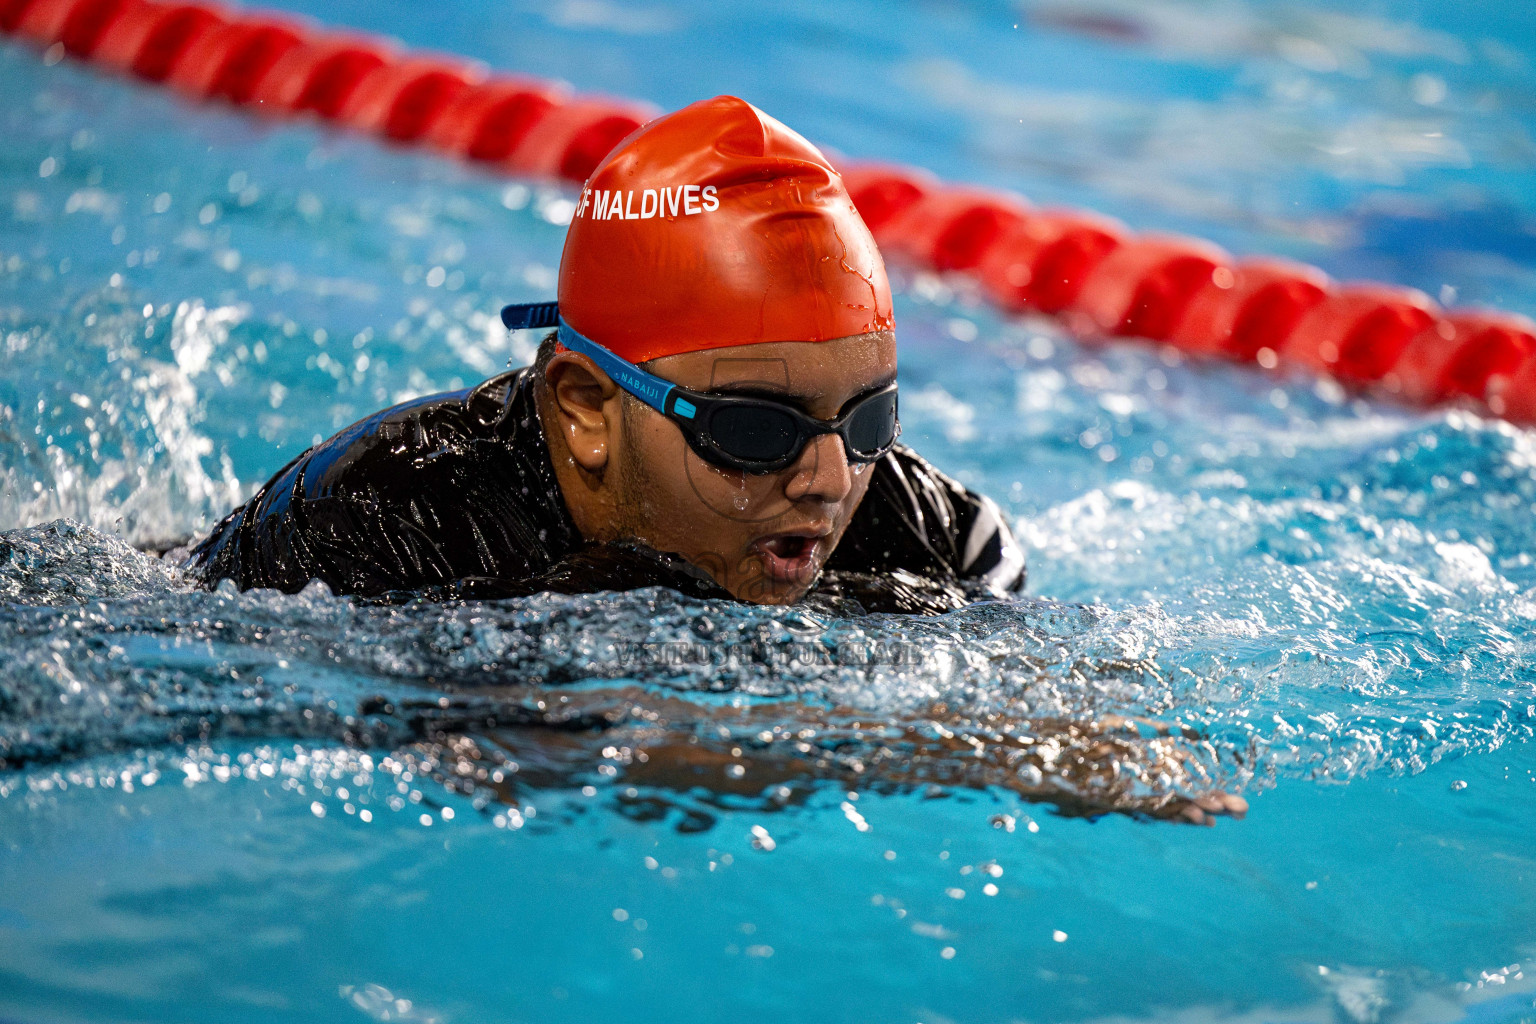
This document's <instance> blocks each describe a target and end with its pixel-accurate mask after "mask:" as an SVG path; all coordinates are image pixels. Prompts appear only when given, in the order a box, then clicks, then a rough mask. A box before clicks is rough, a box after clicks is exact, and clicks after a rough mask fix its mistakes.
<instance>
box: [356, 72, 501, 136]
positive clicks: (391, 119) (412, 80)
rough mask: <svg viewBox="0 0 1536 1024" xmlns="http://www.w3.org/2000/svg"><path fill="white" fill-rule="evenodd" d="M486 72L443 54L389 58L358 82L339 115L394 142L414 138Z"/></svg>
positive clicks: (368, 131) (425, 131)
mask: <svg viewBox="0 0 1536 1024" xmlns="http://www.w3.org/2000/svg"><path fill="white" fill-rule="evenodd" d="M483 77H485V72H484V71H483V70H481V69H480V68H478V67H475V66H473V65H471V64H466V63H462V62H453V61H449V60H445V59H444V60H439V59H434V58H431V57H419V56H418V57H412V58H408V59H405V60H401V61H397V62H394V63H389V64H386V65H384V66H383V67H381V68H379V69H378V70H377V71H375V72H374V73H373V74H371V75H369V76H368V77H366V78H364V79H363V80H362V81H361V82H359V83H358V86H357V88H356V89H355V90H354V91H353V93H352V96H351V98H350V99H349V100H348V102H347V104H346V105H345V106H344V107H343V108H342V109H341V110H340V111H339V112H338V114H337V119H338V120H339V121H341V122H342V123H343V124H345V125H347V126H348V127H349V128H354V129H356V130H357V131H360V132H367V133H369V134H371V135H382V136H384V137H385V138H386V139H390V140H392V141H394V142H400V143H412V142H416V141H418V140H420V139H421V138H422V137H423V136H425V135H426V134H427V133H428V132H430V131H431V130H432V127H433V125H435V124H436V123H437V121H438V119H439V118H441V117H442V116H443V113H444V112H445V111H446V110H448V109H449V108H450V107H451V106H452V105H453V104H454V103H455V102H457V101H458V99H459V97H460V96H462V95H463V94H464V92H465V91H466V90H468V89H469V88H470V86H471V84H472V83H474V82H477V81H479V80H480V79H481V78H483Z"/></svg>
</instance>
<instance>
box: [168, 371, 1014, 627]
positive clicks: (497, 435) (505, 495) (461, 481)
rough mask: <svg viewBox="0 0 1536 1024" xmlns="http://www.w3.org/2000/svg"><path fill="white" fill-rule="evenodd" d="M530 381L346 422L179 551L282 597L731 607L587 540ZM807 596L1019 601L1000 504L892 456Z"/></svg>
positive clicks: (899, 605) (707, 590)
mask: <svg viewBox="0 0 1536 1024" xmlns="http://www.w3.org/2000/svg"><path fill="white" fill-rule="evenodd" d="M534 382H535V378H534V375H533V372H532V371H531V370H527V369H524V370H514V371H511V372H509V373H504V374H501V375H499V376H497V377H493V378H491V379H490V380H488V381H485V382H484V383H483V384H480V385H478V386H477V387H474V388H468V389H465V390H463V391H453V392H448V393H446V394H441V395H431V396H428V397H425V398H419V399H416V400H415V401H411V402H406V403H404V404H401V405H397V406H394V407H393V408H390V409H385V410H384V411H382V412H379V413H375V414H374V415H372V416H369V417H367V418H366V419H363V420H360V421H359V422H357V423H354V424H353V425H352V426H350V427H348V428H346V429H345V430H343V431H341V432H340V433H338V434H337V435H335V436H334V437H332V438H331V439H330V440H328V441H325V442H324V443H322V444H319V445H316V446H315V447H314V448H311V449H310V450H309V451H307V452H305V453H304V454H302V455H300V456H299V457H298V458H296V459H294V460H293V461H292V462H290V463H289V464H288V465H287V466H285V467H283V468H282V469H281V470H280V471H279V472H278V473H277V475H276V476H274V477H273V478H272V479H271V480H270V481H268V482H267V484H266V486H264V487H262V488H261V490H259V491H257V492H256V496H255V497H253V498H252V499H251V500H250V501H249V502H247V503H246V504H245V505H243V506H241V507H240V508H237V509H235V511H233V512H231V513H230V514H229V515H228V516H226V517H225V519H224V521H223V522H221V523H220V524H219V525H218V527H217V528H215V529H214V531H213V533H212V534H211V535H209V536H208V538H207V539H205V540H204V541H202V542H201V543H200V544H198V545H197V546H196V547H195V548H194V549H193V551H192V553H191V556H190V559H189V565H190V566H191V567H192V568H193V569H194V571H196V572H198V573H199V574H201V575H202V576H203V578H204V579H206V580H207V581H208V582H210V583H213V582H217V581H218V580H221V579H230V580H233V581H234V582H235V584H236V585H237V586H238V587H240V589H242V590H244V589H247V588H250V587H274V588H277V589H279V590H284V591H287V592H290V593H291V592H295V591H298V590H300V589H301V588H303V587H304V586H305V585H306V584H307V583H308V582H309V581H311V580H314V579H319V580H323V581H324V582H325V583H326V584H328V585H329V586H330V587H331V589H332V590H334V591H335V592H337V593H338V594H355V595H359V596H364V597H396V596H402V595H406V594H410V595H421V596H426V597H430V598H452V597H466V598H467V597H475V598H481V597H511V596H521V595H526V594H531V593H537V592H539V591H544V590H553V591H559V592H563V593H578V592H587V591H594V590H630V589H635V588H638V587H643V586H651V585H665V586H670V587H674V588H676V589H679V590H682V591H684V592H686V593H692V594H696V595H698V596H708V597H728V596H729V595H727V594H726V592H725V591H724V590H723V589H721V588H720V587H718V586H717V585H716V584H714V582H713V581H712V580H710V578H709V577H708V576H707V575H705V574H704V573H702V572H700V571H699V570H697V569H694V568H693V567H692V566H690V565H688V564H687V563H685V562H683V561H682V560H681V559H679V558H676V557H673V556H669V555H666V554H661V553H658V552H654V551H651V550H650V549H648V548H645V547H644V546H643V545H639V544H618V545H593V544H589V543H587V542H585V541H584V540H583V539H582V537H581V535H580V533H579V532H578V531H577V529H576V525H575V523H574V522H573V521H572V520H571V516H570V513H569V512H568V511H567V510H566V507H565V499H564V498H563V497H562V495H561V492H560V486H559V484H558V482H557V481H556V479H555V471H554V468H553V466H552V465H551V464H550V460H549V451H548V448H547V446H546V442H545V438H544V431H543V428H542V426H541V424H540V422H539V416H538V412H537V409H536V407H535V404H534V386H533V385H534ZM871 472H873V474H874V476H873V479H872V480H871V481H870V486H869V491H868V493H867V494H866V495H865V497H864V501H863V503H862V504H861V505H860V506H859V508H858V511H857V512H855V513H854V517H853V520H852V522H850V524H849V526H848V529H847V531H846V533H845V534H844V535H843V538H842V541H841V542H840V543H839V544H838V546H837V548H836V549H835V550H834V551H833V553H832V555H831V557H830V558H829V559H828V561H827V563H826V568H825V569H824V571H823V573H822V575H821V577H820V578H819V579H818V581H817V584H816V586H815V587H814V588H813V595H815V596H818V597H819V598H820V599H822V600H826V601H831V602H834V603H838V604H846V603H847V602H849V601H853V602H856V603H857V605H858V607H860V608H862V609H864V610H867V611H911V612H935V611H944V610H948V609H950V608H955V607H959V606H960V605H962V604H965V603H967V602H968V601H970V600H974V599H975V598H977V597H982V596H989V595H1001V594H1003V593H1006V592H1008V591H1012V590H1016V589H1017V588H1018V587H1019V586H1021V585H1022V584H1023V580H1024V558H1023V554H1022V552H1021V551H1020V549H1019V545H1018V542H1017V541H1016V540H1015V539H1014V537H1013V533H1012V531H1010V530H1009V528H1008V526H1007V523H1006V522H1005V521H1004V520H1003V517H1002V515H1001V513H1000V512H999V510H998V508H997V506H996V505H995V504H993V503H992V502H991V501H990V500H988V499H987V498H985V497H982V496H980V495H976V494H973V493H971V492H970V491H967V490H966V489H965V488H964V487H961V486H960V485H959V484H957V483H955V482H954V481H953V480H950V479H949V478H948V477H946V476H944V475H943V474H941V473H939V472H938V471H937V470H935V469H934V468H933V467H932V466H929V465H928V464H927V463H926V462H924V461H923V460H922V459H921V458H920V457H918V455H917V454H916V453H914V452H912V451H911V450H910V449H907V448H904V447H900V446H898V447H897V448H895V449H894V450H893V451H892V452H891V453H890V454H889V455H887V456H885V458H883V459H881V460H880V461H879V462H878V463H876V464H875V466H874V468H873V470H872V471H871Z"/></svg>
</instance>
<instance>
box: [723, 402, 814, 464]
mask: <svg viewBox="0 0 1536 1024" xmlns="http://www.w3.org/2000/svg"><path fill="white" fill-rule="evenodd" d="M709 435H710V438H711V439H712V440H713V441H714V442H715V444H717V445H719V446H720V448H721V450H723V451H725V452H728V453H730V454H731V455H734V456H735V457H736V458H738V459H744V460H747V461H749V462H777V461H779V460H780V459H783V458H785V457H786V456H788V455H789V454H790V453H791V452H793V451H794V448H795V443H796V442H797V441H798V440H799V437H800V430H799V428H798V427H797V426H796V424H795V421H794V419H793V417H791V416H790V415H789V414H788V413H784V412H781V411H779V410H777V409H774V408H772V407H770V406H763V405H738V406H725V407H724V408H721V409H718V410H716V412H715V414H714V415H713V416H712V417H710V420H709Z"/></svg>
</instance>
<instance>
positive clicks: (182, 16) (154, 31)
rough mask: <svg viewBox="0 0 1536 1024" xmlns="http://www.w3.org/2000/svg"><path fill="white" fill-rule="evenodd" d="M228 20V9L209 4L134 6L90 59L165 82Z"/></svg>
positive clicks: (101, 41) (103, 39)
mask: <svg viewBox="0 0 1536 1024" xmlns="http://www.w3.org/2000/svg"><path fill="white" fill-rule="evenodd" d="M229 20H230V14H229V12H228V11H227V10H225V9H224V8H222V7H215V6H212V5H209V4H169V5H168V4H152V3H139V4H134V5H132V6H131V7H130V8H129V9H127V10H126V11H124V12H123V14H122V16H121V17H120V18H119V19H118V20H117V22H116V24H114V25H113V26H112V31H110V32H107V33H105V34H104V35H103V36H102V38H101V39H100V40H98V41H97V44H96V49H95V51H94V52H93V53H92V55H91V56H92V58H93V59H94V60H96V61H98V62H100V63H102V64H105V65H106V66H108V67H110V68H112V69H113V70H115V71H122V72H132V73H133V74H135V75H138V76H139V77H140V78H146V79H148V80H149V81H151V82H160V81H164V80H165V76H166V75H169V74H170V73H171V68H173V67H175V66H176V62H177V61H178V60H180V59H181V55H182V54H183V53H185V52H186V50H187V48H188V47H189V46H191V45H192V44H193V43H195V42H197V41H198V40H199V39H201V38H202V37H203V36H205V35H207V34H208V33H209V32H212V31H213V30H214V29H215V28H217V27H219V26H220V25H224V24H227V23H228V22H229Z"/></svg>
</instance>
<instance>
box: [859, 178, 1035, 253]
mask: <svg viewBox="0 0 1536 1024" xmlns="http://www.w3.org/2000/svg"><path fill="white" fill-rule="evenodd" d="M854 205H855V206H857V205H858V203H857V202H855V204H854ZM860 209H862V207H860ZM1029 216H1030V209H1029V204H1028V203H1027V202H1025V201H1024V198H1023V197H1022V196H1015V195H1009V194H1006V193H994V192H985V191H982V190H979V189H965V188H951V189H939V190H933V191H929V192H927V193H926V194H924V195H922V196H918V197H916V198H915V199H914V200H913V201H910V202H904V203H902V204H901V206H900V208H899V209H896V210H894V211H893V212H891V213H890V215H889V216H888V217H886V218H885V219H884V220H882V222H881V225H880V229H879V230H878V231H875V230H874V229H873V228H872V229H871V231H872V232H873V233H874V234H875V238H876V240H877V241H878V242H879V243H880V247H881V250H882V251H884V252H887V253H889V254H890V255H891V256H892V258H894V259H906V260H910V261H913V262H916V263H919V264H921V265H923V266H927V267H931V268H933V269H934V270H938V271H955V270H974V269H975V268H976V266H977V265H978V264H979V263H980V262H981V259H982V257H983V256H985V255H986V253H987V250H988V249H990V248H991V247H992V246H993V245H995V244H996V243H997V241H998V239H999V238H1001V237H1002V236H1003V235H1005V234H1007V233H1008V232H1009V231H1011V230H1014V229H1016V228H1017V227H1018V226H1019V225H1020V224H1023V223H1024V222H1025V221H1026V220H1028V219H1029Z"/></svg>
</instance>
